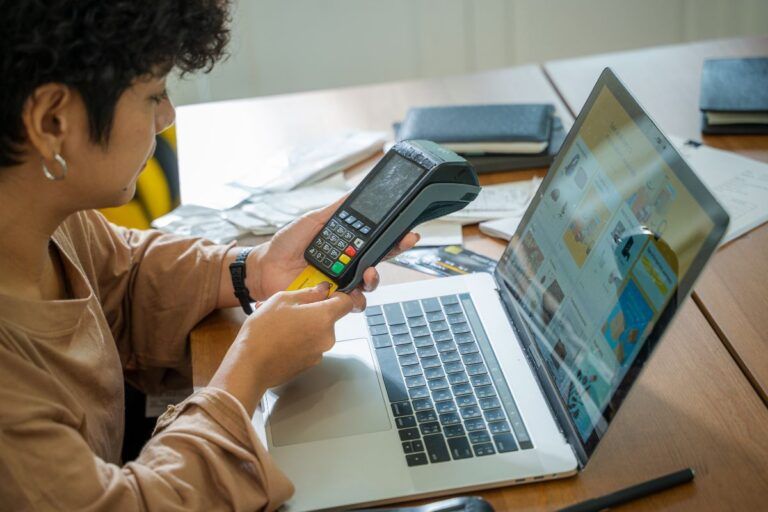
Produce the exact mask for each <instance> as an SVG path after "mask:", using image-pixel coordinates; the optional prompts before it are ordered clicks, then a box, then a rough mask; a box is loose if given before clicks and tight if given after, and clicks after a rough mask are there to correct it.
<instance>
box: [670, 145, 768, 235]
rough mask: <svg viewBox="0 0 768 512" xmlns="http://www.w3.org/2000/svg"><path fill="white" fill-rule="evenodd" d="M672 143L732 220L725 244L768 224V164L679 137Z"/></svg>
mask: <svg viewBox="0 0 768 512" xmlns="http://www.w3.org/2000/svg"><path fill="white" fill-rule="evenodd" d="M670 140H671V141H672V143H673V144H674V145H675V147H676V148H677V149H678V151H680V153H681V154H682V155H683V157H684V158H685V159H686V161H687V162H688V164H689V165H690V166H691V168H692V169H693V170H694V172H695V173H696V175H697V176H698V177H699V178H700V179H701V181H703V182H704V184H705V185H707V188H709V190H710V191H711V192H712V195H714V196H715V198H716V199H717V200H718V201H719V202H720V204H721V205H722V206H723V208H725V211H727V212H728V215H729V216H730V217H731V222H730V224H729V225H728V231H727V232H726V233H725V237H724V238H723V242H722V243H726V242H730V241H731V240H733V239H735V238H738V237H740V236H741V235H743V234H744V233H746V232H748V231H751V230H752V229H754V228H756V227H757V226H759V225H761V224H763V223H764V222H766V221H768V165H767V164H764V163H762V162H758V161H756V160H752V159H750V158H745V157H743V156H741V155H737V154H735V153H732V152H730V151H722V150H719V149H715V148H711V147H708V146H704V145H702V144H700V143H698V142H693V141H685V140H684V139H682V138H679V137H670Z"/></svg>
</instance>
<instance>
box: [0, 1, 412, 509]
mask: <svg viewBox="0 0 768 512" xmlns="http://www.w3.org/2000/svg"><path fill="white" fill-rule="evenodd" d="M0 12H2V13H3V17H2V18H1V19H0V40H2V41H3V43H2V46H1V47H0V74H1V76H2V78H0V80H1V82H0V240H1V241H2V242H1V244H0V411H2V412H0V503H2V505H0V508H2V509H4V510H5V509H10V510H49V509H53V510H80V509H88V510H144V509H151V510H222V509H227V510H229V509H236V510H254V509H260V508H264V509H274V508H276V507H277V506H279V504H280V503H281V502H283V501H284V500H286V499H287V498H288V497H289V496H290V494H291V492H292V487H291V484H290V482H289V481H288V480H287V479H286V477H285V476H284V475H283V474H282V473H281V472H280V471H279V469H277V468H276V467H275V466H274V465H273V463H272V462H271V461H270V458H269V456H268V454H267V453H266V451H265V449H264V447H263V446H261V445H260V444H259V441H258V440H257V438H256V436H255V433H254V431H253V428H252V426H251V424H250V417H251V415H252V413H253V411H254V408H255V407H256V404H257V402H258V401H259V400H260V397H261V395H262V393H263V392H264V391H265V390H266V389H267V388H269V387H271V386H275V385H278V384H281V383H284V382H286V381H287V380H289V379H290V378H292V377H293V376H294V375H296V374H297V373H299V372H301V371H302V370H304V369H306V368H308V367H310V366H312V365H313V364H316V363H317V362H318V361H319V360H320V359H321V357H322V354H323V352H324V351H326V350H328V349H329V348H331V346H332V345H333V343H334V336H333V325H334V322H335V321H336V320H337V319H338V318H340V317H341V316H343V315H345V314H347V313H349V312H350V311H352V310H353V309H358V310H359V309H361V308H363V307H364V306H365V300H364V298H363V296H362V293H361V292H360V290H355V291H353V292H352V293H350V294H348V295H347V294H340V293H335V294H333V295H331V296H330V297H327V291H328V290H327V288H323V287H321V286H318V287H317V288H313V289H307V290H302V291H298V292H290V293H286V292H281V290H284V289H285V288H286V287H287V286H288V284H289V283H290V282H291V281H292V279H293V278H294V277H295V276H296V275H297V274H298V273H299V271H300V270H301V269H302V268H303V267H304V265H305V263H304V261H303V258H302V252H303V249H304V247H306V245H307V244H308V243H309V242H310V240H311V237H312V236H313V235H314V234H315V233H316V232H317V230H318V229H319V228H320V226H322V224H323V223H324V222H325V220H326V219H327V218H328V217H329V216H330V214H331V213H332V211H333V210H334V209H335V206H333V205H332V206H331V207H329V208H326V209H324V210H322V211H318V212H315V213H313V214H311V215H308V216H306V217H304V218H302V219H300V220H298V221H297V222H295V223H293V224H291V225H289V226H288V227H286V228H285V229H283V230H282V231H280V232H279V233H278V234H277V235H276V236H275V237H274V238H273V240H272V241H271V242H270V243H268V244H265V245H262V246H259V247H257V248H255V249H254V250H253V251H252V252H250V253H249V254H248V255H247V258H246V270H247V272H246V274H247V277H246V282H245V284H246V286H247V288H248V289H249V292H250V295H251V296H252V297H253V298H255V299H257V300H259V301H263V302H261V303H260V305H259V307H258V308H257V310H256V311H255V313H253V314H252V315H250V316H249V317H248V319H247V320H246V321H245V323H244V324H243V327H242V329H241V330H240V332H239V334H238V336H237V338H236V339H235V340H234V342H233V344H232V347H231V348H230V350H229V352H228V353H227V355H226V357H225V359H224V361H223V362H222V364H221V367H220V368H219V369H218V371H217V372H216V374H215V376H214V377H213V379H212V380H211V383H210V385H209V386H208V387H207V388H204V389H202V390H200V391H198V392H196V393H195V394H193V395H192V396H191V397H190V398H189V399H187V400H186V401H184V402H183V403H181V404H179V405H177V406H174V407H170V408H169V410H168V411H167V412H166V413H165V414H163V415H162V416H161V418H160V419H159V421H158V423H157V427H156V429H155V433H154V436H153V437H152V438H151V439H150V440H149V442H148V443H147V444H146V446H145V447H144V449H143V450H142V452H141V454H140V455H139V457H138V458H137V459H136V460H135V461H133V462H130V463H128V464H126V465H124V466H120V460H119V458H120V457H119V454H120V448H121V441H122V437H123V401H124V397H123V378H126V379H128V380H129V381H130V382H132V383H133V384H134V385H137V386H140V387H142V388H143V389H145V390H153V389H157V388H159V387H161V386H162V385H163V384H167V383H169V382H170V381H172V380H174V379H175V378H178V377H179V374H180V373H182V372H184V370H185V368H188V365H189V361H188V348H187V346H186V341H185V338H186V336H187V334H188V332H189V330H190V329H191V328H192V327H193V326H194V325H195V324H196V323H197V322H198V321H199V320H200V319H202V318H203V317H205V316H206V315H207V314H208V313H209V312H210V311H212V310H213V309H214V308H221V307H231V306H236V305H238V301H237V299H236V298H235V296H234V291H233V285H232V282H231V280H230V276H229V272H228V271H227V267H228V265H229V264H230V263H231V262H232V261H234V260H235V258H236V257H237V256H238V255H239V254H240V252H241V249H240V248H234V247H231V246H227V247H223V246H216V245H213V244H210V243H207V242H205V241H202V240H192V239H182V238H178V237H173V236H169V235H163V234H160V233H158V232H141V231H133V230H127V229H121V228H118V227H115V226H113V225H110V224H109V223H108V222H106V221H105V220H104V219H103V217H101V216H100V215H99V214H98V213H96V212H94V211H92V209H94V208H102V207H109V206H115V205H119V204H123V203H125V202H127V201H128V200H129V199H130V198H131V197H132V196H133V193H134V189H135V185H136V178H137V175H138V173H139V172H140V170H141V169H142V168H143V167H144V163H145V162H146V160H147V159H148V158H149V157H150V156H151V155H152V151H153V145H154V140H155V135H156V134H157V133H158V132H159V131H161V130H163V129H164V128H166V127H167V126H169V125H170V124H171V123H172V122H173V120H174V109H173V106H172V104H171V103H170V101H169V99H168V96H167V93H166V91H165V77H166V75H167V74H168V72H170V71H171V69H173V68H178V69H180V70H181V71H183V72H189V71H194V70H198V69H206V70H210V68H211V67H212V65H213V64H214V62H215V61H216V60H218V59H219V58H220V57H221V56H222V54H223V51H224V47H225V45H226V42H227V39H228V31H227V28H226V23H227V18H228V5H227V2H226V1H225V0H131V1H130V2H122V1H121V2H103V1H99V0H80V1H65V0H46V1H45V2H43V1H42V0H15V1H13V2H11V1H10V0H0ZM416 239H417V236H416V235H414V234H409V235H408V236H406V237H405V238H404V240H403V241H402V242H401V243H400V245H399V248H400V249H405V248H408V247H410V246H412V245H413V244H414V243H415V241H416ZM364 282H365V287H366V288H367V289H373V288H374V287H375V286H376V284H377V283H378V275H377V274H376V271H375V270H374V269H368V270H367V271H366V273H365V280H364ZM308 325H311V326H312V329H311V332H310V330H309V329H307V328H306V327H305V326H308Z"/></svg>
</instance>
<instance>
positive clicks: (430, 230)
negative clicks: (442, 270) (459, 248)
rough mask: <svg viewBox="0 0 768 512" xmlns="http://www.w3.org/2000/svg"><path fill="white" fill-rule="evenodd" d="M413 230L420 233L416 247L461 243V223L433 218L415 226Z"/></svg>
mask: <svg viewBox="0 0 768 512" xmlns="http://www.w3.org/2000/svg"><path fill="white" fill-rule="evenodd" d="M414 231H415V232H417V233H418V234H420V235H421V239H420V240H419V243H417V244H416V247H433V246H438V245H461V243H462V241H463V239H462V236H461V224H456V223H454V222H443V221H440V220H433V221H430V222H425V223H424V224H421V225H420V226H416V228H415V229H414Z"/></svg>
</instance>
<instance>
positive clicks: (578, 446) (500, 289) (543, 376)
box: [494, 275, 589, 469]
mask: <svg viewBox="0 0 768 512" xmlns="http://www.w3.org/2000/svg"><path fill="white" fill-rule="evenodd" d="M494 281H495V284H496V292H497V293H498V294H499V299H500V300H501V303H502V305H503V308H504V313H505V314H506V315H507V319H508V320H509V323H510V325H511V326H512V329H513V330H514V331H515V334H517V339H518V342H519V343H520V348H521V349H522V350H523V354H524V355H525V358H526V360H527V361H528V365H529V366H530V367H531V369H532V370H533V375H534V377H535V379H536V382H537V384H538V386H539V389H540V390H541V392H542V394H543V395H544V398H545V402H546V403H547V407H549V410H550V413H551V414H552V417H553V418H554V419H555V423H556V424H557V427H558V429H559V430H560V433H561V434H562V435H563V437H564V438H565V439H566V441H567V443H568V445H569V446H570V447H571V450H572V451H573V454H574V455H575V456H576V460H577V462H578V464H579V469H583V468H584V466H585V465H586V464H587V461H588V459H589V457H588V456H587V453H586V450H585V449H584V447H583V444H582V442H581V439H580V438H579V435H578V432H577V431H576V428H575V426H574V425H573V423H572V422H571V420H570V416H569V415H568V411H567V409H566V406H565V403H564V402H563V399H562V397H561V396H560V393H559V391H558V389H557V386H556V385H555V382H554V379H553V378H552V375H551V374H550V373H549V370H548V369H547V366H546V364H545V362H544V360H543V359H542V357H541V354H540V353H539V351H538V349H536V348H535V347H534V344H533V337H532V335H531V333H530V331H529V330H528V329H527V327H526V326H525V323H524V322H523V321H522V317H521V316H520V314H519V312H518V310H517V309H516V308H515V306H514V300H515V299H514V297H512V295H511V293H510V292H509V291H507V290H506V287H505V285H504V283H503V282H501V281H500V279H499V277H498V276H497V275H494Z"/></svg>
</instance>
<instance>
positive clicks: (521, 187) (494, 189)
mask: <svg viewBox="0 0 768 512" xmlns="http://www.w3.org/2000/svg"><path fill="white" fill-rule="evenodd" d="M540 184H541V178H533V179H531V180H528V181H517V182H514V183H503V184H501V185H489V186H485V187H483V188H482V190H481V191H480V194H479V195H478V196H477V199H475V200H474V201H472V202H471V203H469V204H468V205H467V206H466V208H464V209H463V210H459V211H458V212H455V213H452V214H450V215H446V216H445V217H443V218H442V219H441V220H442V221H450V222H455V223H457V224H462V225H464V224H476V223H478V222H482V221H486V220H494V219H504V218H507V217H516V216H518V215H522V213H523V212H525V210H526V209H527V208H528V205H529V204H531V200H532V199H533V195H534V194H535V193H536V190H537V189H538V188H539V185H540Z"/></svg>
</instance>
